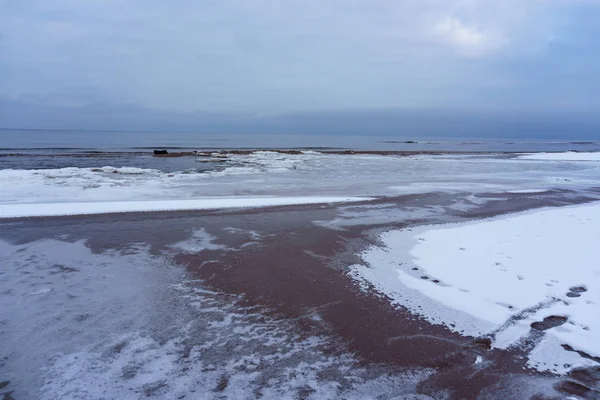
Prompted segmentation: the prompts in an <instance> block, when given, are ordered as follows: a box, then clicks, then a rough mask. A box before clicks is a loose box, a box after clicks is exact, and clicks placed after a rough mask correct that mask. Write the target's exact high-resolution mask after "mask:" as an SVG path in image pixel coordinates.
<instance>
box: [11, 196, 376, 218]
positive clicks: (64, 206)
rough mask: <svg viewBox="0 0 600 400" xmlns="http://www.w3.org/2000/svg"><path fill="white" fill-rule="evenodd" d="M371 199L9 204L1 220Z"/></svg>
mask: <svg viewBox="0 0 600 400" xmlns="http://www.w3.org/2000/svg"><path fill="white" fill-rule="evenodd" d="M364 200H369V198H364V197H271V198H269V197H260V198H206V199H196V200H157V201H115V202H111V201H106V202H87V203H46V204H5V205H0V218H21V217H50V216H62V215H88V214H110V213H127V212H149V211H184V210H208V209H225V208H241V207H273V206H284V205H291V204H294V205H297V204H322V203H340V202H355V201H364Z"/></svg>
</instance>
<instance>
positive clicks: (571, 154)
mask: <svg viewBox="0 0 600 400" xmlns="http://www.w3.org/2000/svg"><path fill="white" fill-rule="evenodd" d="M519 158H520V159H523V160H545V161H600V152H575V151H567V152H564V153H531V154H525V155H522V156H519Z"/></svg>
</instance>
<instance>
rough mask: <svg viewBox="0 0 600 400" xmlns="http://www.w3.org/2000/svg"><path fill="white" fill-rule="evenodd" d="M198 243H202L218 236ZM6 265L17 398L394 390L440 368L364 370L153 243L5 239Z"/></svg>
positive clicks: (408, 387)
mask: <svg viewBox="0 0 600 400" xmlns="http://www.w3.org/2000/svg"><path fill="white" fill-rule="evenodd" d="M193 239H194V240H197V241H198V243H195V244H194V247H193V248H192V249H191V250H193V251H199V250H200V248H201V247H203V246H204V247H206V246H207V244H208V245H211V240H212V238H211V237H210V236H208V235H207V234H206V233H205V231H204V230H202V229H199V230H197V231H196V232H195V233H194V235H193ZM179 245H181V243H180V244H179ZM184 247H185V248H186V249H188V247H186V246H184ZM165 254H170V251H167V253H165ZM0 265H2V270H0V291H1V292H2V296H0V321H1V324H0V359H1V360H2V362H1V363H0V373H1V376H0V381H10V383H9V384H8V386H7V387H5V388H3V390H2V392H0V393H4V392H12V396H13V397H14V398H15V399H100V398H106V399H125V400H127V399H140V398H164V399H183V398H185V399H188V398H235V399H254V398H257V397H261V398H264V399H278V400H279V399H297V398H309V397H310V398H336V397H340V396H342V397H343V398H346V399H364V398H374V397H376V396H381V397H382V398H391V397H393V396H402V395H404V394H413V393H415V392H416V385H417V384H418V383H419V382H420V381H422V380H424V379H427V378H428V377H429V376H430V374H431V371H429V370H423V369H414V370H411V371H407V370H403V371H398V370H397V369H394V370H393V371H390V370H386V369H383V368H380V367H378V366H363V365H361V364H360V363H359V362H358V360H357V359H356V358H355V356H354V355H352V354H350V353H347V352H346V351H345V350H344V349H343V348H340V344H339V343H337V341H336V340H335V338H333V337H330V336H328V335H327V334H325V333H323V334H317V333H312V334H308V333H305V332H304V331H302V330H300V329H298V328H297V326H296V325H294V324H295V321H286V320H278V319H274V318H272V317H269V316H267V315H265V314H264V313H263V312H262V311H261V309H259V308H248V307H242V306H239V305H237V304H238V303H239V301H240V300H241V299H242V298H241V297H239V296H233V295H227V294H224V293H219V292H214V291H211V290H207V289H206V288H204V287H203V286H202V283H201V282H199V281H195V280H190V279H189V278H190V277H189V276H188V275H187V273H186V272H185V271H184V270H183V269H182V268H181V267H179V266H176V265H174V264H173V263H172V262H171V261H170V260H169V258H168V257H167V256H165V257H163V256H157V255H154V254H152V253H150V250H149V248H148V247H147V246H145V245H136V246H131V247H128V248H125V249H121V250H107V251H103V252H101V253H94V252H92V251H91V250H90V249H89V248H88V247H87V246H86V245H85V243H84V242H83V241H77V242H67V241H63V240H40V241H36V242H32V243H28V244H22V245H13V244H9V243H7V242H4V241H0ZM315 324H318V322H315ZM311 332H312V331H311ZM323 332H326V330H323ZM418 398H427V397H426V396H421V397H418Z"/></svg>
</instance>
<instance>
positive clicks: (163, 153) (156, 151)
mask: <svg viewBox="0 0 600 400" xmlns="http://www.w3.org/2000/svg"><path fill="white" fill-rule="evenodd" d="M165 154H169V152H168V151H166V150H154V155H155V156H160V155H165Z"/></svg>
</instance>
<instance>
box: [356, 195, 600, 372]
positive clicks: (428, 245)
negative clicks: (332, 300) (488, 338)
mask: <svg viewBox="0 0 600 400" xmlns="http://www.w3.org/2000/svg"><path fill="white" fill-rule="evenodd" d="M381 241H382V243H383V247H379V246H373V247H371V248H369V249H368V250H367V251H365V252H364V253H363V254H362V258H363V260H364V261H365V263H366V265H364V266H360V265H358V266H353V267H351V272H350V274H351V276H353V277H354V278H356V279H358V280H359V281H360V284H361V285H362V287H365V283H367V284H368V285H370V286H371V287H373V288H375V289H376V290H377V291H379V292H381V293H384V294H385V295H387V296H389V297H390V298H391V299H392V301H393V302H395V303H397V304H401V305H403V306H405V307H407V308H409V309H410V310H411V311H412V312H414V313H416V314H419V315H422V316H423V317H425V318H426V319H428V320H429V321H431V322H433V323H437V324H444V325H446V326H447V327H448V328H449V329H451V330H454V331H457V332H460V333H463V334H465V335H471V336H480V335H495V337H496V338H497V340H498V342H497V343H495V345H497V347H502V348H506V347H509V346H511V345H512V344H514V342H513V341H515V340H516V341H518V340H519V339H520V338H521V337H523V336H524V335H526V334H527V333H528V332H529V331H530V330H531V329H532V324H536V323H537V324H538V325H539V326H542V328H540V329H544V332H545V334H546V335H547V336H551V337H554V338H556V339H557V340H558V341H559V342H560V344H566V345H569V346H571V347H572V348H574V349H575V350H577V351H581V352H584V353H586V354H589V355H591V356H593V357H598V356H600V342H598V340H596V338H597V337H598V335H599V334H600V317H599V316H600V309H599V308H598V307H599V304H600V264H599V263H598V260H599V259H600V203H592V204H586V205H579V206H571V207H563V208H548V209H542V210H536V211H533V212H527V213H521V214H517V215H512V216H502V217H498V218H493V219H488V220H482V221H478V222H473V223H462V224H451V225H446V226H441V227H424V228H420V229H416V230H415V229H413V230H412V231H410V230H403V231H390V232H386V233H384V234H382V235H381ZM517 314H519V315H520V317H519V318H513V317H515V316H517ZM554 316H558V317H564V319H565V321H566V323H564V322H563V321H562V320H561V319H560V318H558V319H556V320H558V321H559V323H558V324H556V325H552V326H550V327H549V328H544V327H543V324H539V323H540V322H543V321H544V320H545V318H550V319H552V318H553V317H554ZM546 329H547V330H546ZM555 347H556V346H555ZM538 353H539V352H538ZM538 353H534V354H538ZM554 353H561V354H562V353H564V350H563V349H562V348H561V347H560V346H558V348H556V349H554V351H552V352H545V353H544V354H545V355H546V356H547V357H554ZM573 354H575V353H573ZM577 357H578V359H579V362H573V363H570V367H569V368H571V367H575V366H580V365H585V364H586V363H587V362H588V361H589V360H587V359H584V358H582V357H579V356H577ZM544 362H547V363H551V364H554V362H552V361H551V360H550V361H544ZM542 364H543V362H541V361H540V360H539V359H538V360H536V364H535V365H542Z"/></svg>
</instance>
